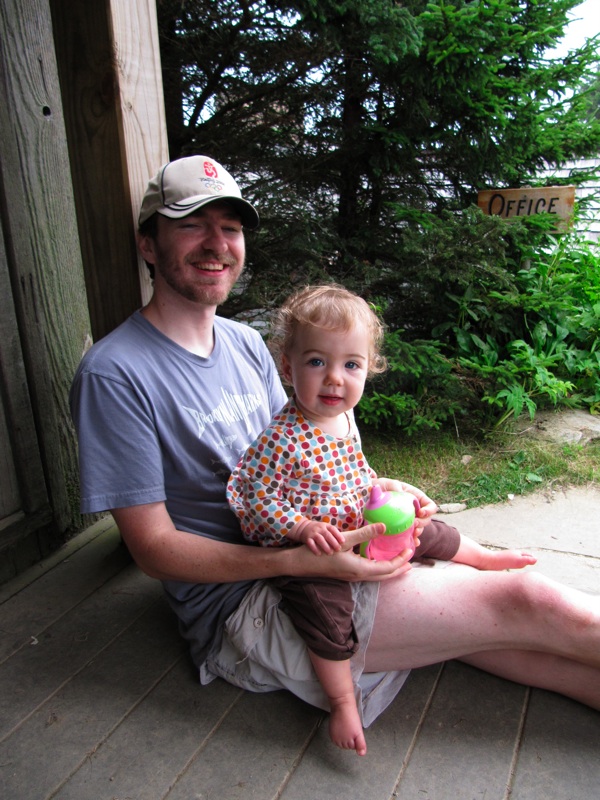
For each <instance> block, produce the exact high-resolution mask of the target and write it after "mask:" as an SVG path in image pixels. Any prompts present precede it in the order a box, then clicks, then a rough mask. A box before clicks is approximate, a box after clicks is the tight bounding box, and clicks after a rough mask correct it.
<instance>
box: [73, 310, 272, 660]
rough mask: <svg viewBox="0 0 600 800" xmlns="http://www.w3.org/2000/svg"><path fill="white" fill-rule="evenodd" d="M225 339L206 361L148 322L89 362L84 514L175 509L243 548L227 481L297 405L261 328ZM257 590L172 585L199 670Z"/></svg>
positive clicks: (231, 328) (128, 328)
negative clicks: (279, 417)
mask: <svg viewBox="0 0 600 800" xmlns="http://www.w3.org/2000/svg"><path fill="white" fill-rule="evenodd" d="M214 335H215V346H214V349H213V352H212V353H211V355H210V356H209V357H208V358H202V357H200V356H196V355H194V354H193V353H190V352H188V351H187V350H185V349H184V348H182V347H180V346H179V345H177V344H175V342H173V341H171V340H170V339H168V338H167V337H166V336H164V335H163V334H162V333H160V331H158V330H157V329H156V328H155V327H154V326H153V325H151V324H150V323H149V322H148V321H147V320H146V319H145V318H144V317H143V316H142V315H141V314H140V313H139V312H136V313H135V314H133V315H132V316H131V317H130V318H129V319H128V320H126V321H125V322H124V323H123V324H122V325H120V326H119V327H118V328H117V329H116V330H114V331H113V332H112V333H110V334H109V335H108V336H106V337H105V338H104V339H102V340H100V341H99V342H98V343H97V344H95V345H94V346H93V347H92V348H91V350H90V351H89V352H88V353H87V354H86V355H85V357H84V358H83V360H82V362H81V364H80V366H79V369H78V370H77V373H76V375H75V379H74V381H73V386H72V389H71V396H70V402H71V411H72V415H73V419H74V421H75V425H76V428H77V432H78V437H79V460H80V476H81V510H82V512H83V513H95V512H99V511H104V510H108V509H112V508H124V507H128V506H134V505H140V504H143V503H153V502H161V501H165V503H166V507H167V510H168V512H169V514H170V516H171V519H172V520H173V523H174V524H175V527H176V528H178V529H179V530H183V531H188V532H190V533H195V534H199V535H202V536H208V537H211V538H214V539H219V540H222V541H226V542H235V543H242V542H243V538H242V536H241V533H240V529H239V525H238V522H237V520H236V518H235V515H234V514H233V513H232V511H231V510H230V509H229V505H228V503H227V500H226V497H225V489H226V485H227V480H228V478H229V475H230V473H231V470H232V469H233V467H234V466H235V465H236V464H237V462H238V460H239V458H240V456H241V455H242V453H243V452H244V451H245V450H246V448H247V446H248V445H249V444H250V442H252V441H253V439H254V438H255V437H256V436H257V435H258V434H259V433H260V432H261V431H262V430H263V429H264V428H265V427H266V426H267V424H268V423H269V421H270V419H271V417H272V416H273V415H274V414H275V413H276V412H277V411H279V409H280V408H281V407H282V406H283V404H284V403H285V401H286V395H285V392H284V390H283V387H282V385H281V382H280V380H279V377H278V375H277V370H276V368H275V365H274V363H273V360H272V359H271V356H270V354H269V352H268V350H267V348H266V347H265V345H264V343H263V341H262V339H261V337H260V335H259V334H258V333H257V332H256V331H255V330H253V329H252V328H249V327H248V326H246V325H242V324H240V323H237V322H232V321H231V320H227V319H223V318H222V317H216V318H215V325H214ZM250 585H251V582H248V581H245V582H242V583H227V584H189V583H181V582H176V581H165V582H164V586H165V590H166V592H167V596H168V598H169V600H170V603H171V605H172V607H173V608H174V610H175V612H176V614H177V616H178V617H179V620H180V627H181V631H182V634H183V635H184V636H185V638H186V639H188V641H189V642H190V645H191V650H192V657H193V658H194V661H195V662H196V663H197V664H199V663H201V662H202V660H203V658H204V655H205V652H206V649H207V647H208V645H209V644H210V642H211V641H212V639H213V638H214V636H215V634H216V633H217V632H218V630H219V626H220V622H221V621H222V620H223V619H225V618H226V617H227V616H228V615H229V614H230V613H231V612H232V611H233V610H234V609H235V608H236V607H237V606H238V604H239V602H240V601H241V599H242V597H243V596H244V595H245V593H246V592H247V590H248V588H249V586H250Z"/></svg>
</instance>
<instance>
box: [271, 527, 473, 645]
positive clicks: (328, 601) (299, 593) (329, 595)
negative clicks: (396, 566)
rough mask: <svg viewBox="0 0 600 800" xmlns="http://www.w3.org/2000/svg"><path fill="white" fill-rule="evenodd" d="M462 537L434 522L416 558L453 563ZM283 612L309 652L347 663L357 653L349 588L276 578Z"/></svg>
mask: <svg viewBox="0 0 600 800" xmlns="http://www.w3.org/2000/svg"><path fill="white" fill-rule="evenodd" d="M459 544H460V534H459V532H458V531H457V530H456V528H453V527H452V526H450V525H447V524H446V523H445V522H440V521H439V520H432V521H431V522H430V523H429V525H427V526H426V527H425V528H424V530H423V533H422V535H421V541H420V544H419V546H418V548H417V550H416V551H415V554H414V556H413V559H415V558H425V557H427V558H437V559H439V560H440V561H450V560H451V559H452V557H453V556H455V555H456V551H457V550H458V547H459ZM271 582H272V583H273V585H274V586H276V587H277V588H278V589H279V591H280V592H281V597H282V601H283V603H282V608H283V610H284V611H285V612H286V613H287V614H288V615H289V617H290V618H291V620H292V622H293V623H294V627H295V628H296V630H297V631H298V633H299V634H300V636H302V638H303V639H304V641H305V642H306V646H307V647H308V648H309V650H312V651H313V653H316V655H318V656H321V657H322V658H326V659H328V660H329V661H344V660H345V659H348V658H350V657H351V656H352V654H353V653H355V652H356V651H357V650H358V639H357V637H356V631H355V630H354V625H353V623H352V612H353V610H354V602H353V600H352V591H351V589H350V584H349V583H346V582H345V581H336V580H330V579H327V578H323V579H317V578H288V577H281V578H274V579H273V580H272V581H271Z"/></svg>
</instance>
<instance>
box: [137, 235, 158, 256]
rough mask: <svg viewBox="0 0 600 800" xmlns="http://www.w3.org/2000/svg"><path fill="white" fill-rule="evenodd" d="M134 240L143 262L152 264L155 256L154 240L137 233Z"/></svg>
mask: <svg viewBox="0 0 600 800" xmlns="http://www.w3.org/2000/svg"><path fill="white" fill-rule="evenodd" d="M135 239H136V242H137V248H138V250H139V252H140V255H141V257H142V258H143V259H144V261H146V262H147V263H148V264H154V262H155V260H156V256H155V253H154V239H153V238H152V236H147V235H143V234H141V233H139V232H138V233H136V235H135Z"/></svg>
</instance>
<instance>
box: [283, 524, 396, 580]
mask: <svg viewBox="0 0 600 800" xmlns="http://www.w3.org/2000/svg"><path fill="white" fill-rule="evenodd" d="M384 531H385V525H383V523H381V522H376V523H373V524H372V525H365V526H364V527H362V528H357V529H356V530H354V531H346V532H345V534H344V536H345V540H346V541H345V543H344V544H343V545H342V549H341V551H340V552H338V553H333V554H332V555H331V556H329V558H315V556H314V555H313V554H312V553H311V552H310V551H309V550H308V548H306V547H300V548H294V550H292V551H291V553H293V556H294V559H295V561H294V564H293V568H292V571H291V572H290V574H292V575H295V576H297V577H304V578H318V577H321V578H323V577H326V578H335V579H337V580H340V581H351V582H353V581H383V580H389V579H390V578H397V577H398V576H399V575H403V574H404V573H405V572H408V571H409V570H410V569H411V565H410V564H409V563H408V559H409V558H410V556H411V553H410V551H409V550H405V551H404V553H401V554H400V555H398V556H395V558H392V559H390V560H389V561H371V560H370V559H368V558H362V556H360V555H358V553H355V552H353V547H354V546H355V545H357V544H360V542H366V541H368V540H369V539H375V538H376V537H377V536H381V535H382V534H383V532H384Z"/></svg>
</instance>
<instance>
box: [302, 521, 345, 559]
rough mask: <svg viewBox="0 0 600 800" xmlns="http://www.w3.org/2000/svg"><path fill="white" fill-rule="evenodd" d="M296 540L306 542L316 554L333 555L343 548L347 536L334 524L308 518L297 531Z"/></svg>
mask: <svg viewBox="0 0 600 800" xmlns="http://www.w3.org/2000/svg"><path fill="white" fill-rule="evenodd" d="M296 540H297V541H299V542H302V544H305V545H306V546H307V547H308V549H309V550H310V551H311V552H312V553H314V554H315V555H320V554H321V553H325V554H327V555H331V553H335V552H337V551H338V550H340V549H341V547H342V545H343V544H344V541H345V538H344V534H343V533H342V532H341V531H338V529H337V528H336V527H335V526H334V525H330V524H329V523H327V522H316V521H312V520H307V522H306V523H305V524H304V525H303V526H302V527H301V528H300V530H299V531H298V532H297V539H296Z"/></svg>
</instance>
